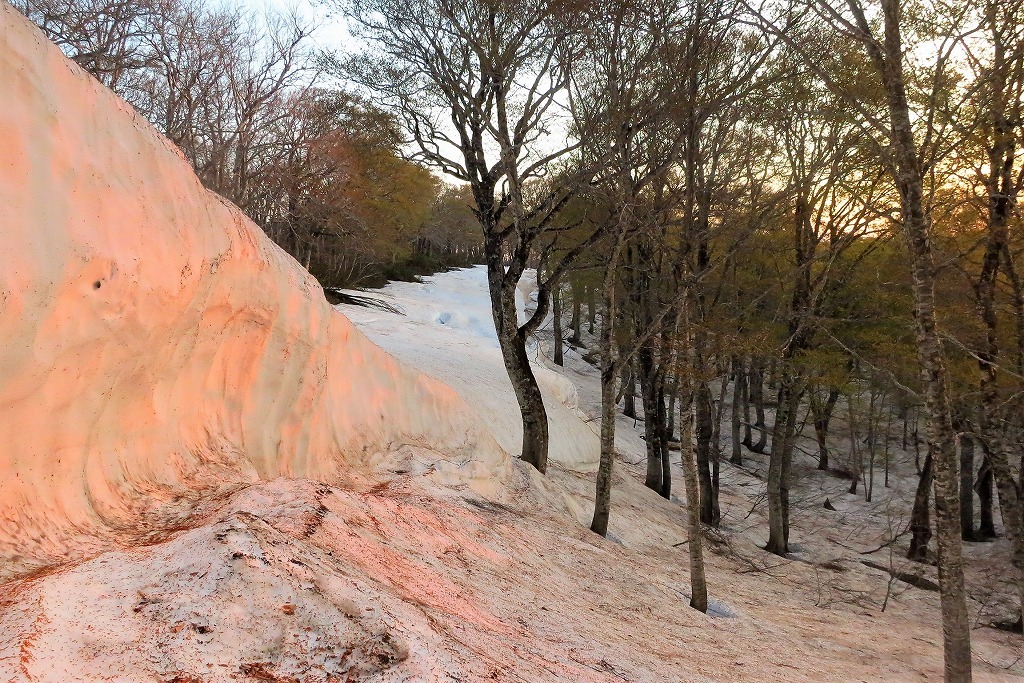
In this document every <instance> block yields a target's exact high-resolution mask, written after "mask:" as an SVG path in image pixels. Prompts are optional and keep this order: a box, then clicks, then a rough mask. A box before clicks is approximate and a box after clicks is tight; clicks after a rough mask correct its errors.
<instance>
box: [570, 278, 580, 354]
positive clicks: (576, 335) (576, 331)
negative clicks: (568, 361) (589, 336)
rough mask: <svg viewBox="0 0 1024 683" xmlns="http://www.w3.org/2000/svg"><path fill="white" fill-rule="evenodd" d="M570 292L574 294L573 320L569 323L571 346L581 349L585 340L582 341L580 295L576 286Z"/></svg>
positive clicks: (571, 287) (572, 286)
mask: <svg viewBox="0 0 1024 683" xmlns="http://www.w3.org/2000/svg"><path fill="white" fill-rule="evenodd" d="M569 291H570V292H571V294H572V319H571V320H570V321H569V327H570V328H571V329H572V336H570V337H569V344H570V345H571V346H574V347H576V348H579V347H580V346H582V345H583V340H582V339H580V303H581V302H580V293H579V288H578V287H577V286H576V285H571V286H570V290H569Z"/></svg>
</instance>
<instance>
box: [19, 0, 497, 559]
mask: <svg viewBox="0 0 1024 683" xmlns="http://www.w3.org/2000/svg"><path fill="white" fill-rule="evenodd" d="M0 74H2V77H0V102H2V103H3V104H2V106H0V143H2V144H0V226H2V229H3V245H4V256H3V259H2V262H0V298H2V301H3V307H4V314H3V316H0V342H2V343H0V577H2V576H5V575H6V576H10V575H14V574H18V573H20V572H23V571H25V570H28V569H31V568H32V567H37V566H42V565H46V564H49V563H52V562H55V561H60V560H64V559H68V558H75V557H80V556H81V555H82V554H84V553H86V552H91V551H94V550H98V549H102V548H106V547H109V546H110V544H111V542H118V543H124V542H132V541H134V540H139V539H143V538H148V537H149V536H148V534H149V533H150V532H151V531H153V530H154V529H163V528H167V527H170V526H173V525H176V524H180V523H182V522H183V520H184V519H185V518H186V517H187V516H188V515H189V514H191V513H192V512H193V510H194V509H195V506H196V505H197V504H198V503H199V502H200V501H201V500H202V499H204V498H208V497H209V496H210V495H211V494H214V493H225V492H227V491H230V490H233V489H235V488H237V487H239V486H240V485H243V484H245V483H248V482H252V481H255V480H259V479H270V478H274V477H278V476H290V477H309V478H314V479H318V480H324V481H335V480H339V479H341V478H343V477H345V476H347V475H346V473H347V472H350V471H351V469H350V468H351V467H354V466H364V470H363V471H365V467H370V466H382V465H383V463H384V458H382V457H379V456H381V454H388V453H394V452H396V451H397V450H398V449H400V448H401V447H402V446H405V445H409V446H412V447H416V448H420V449H424V448H434V449H438V450H444V451H445V452H446V454H447V455H446V458H447V460H445V461H442V462H438V463H436V464H435V465H433V466H432V467H431V469H432V470H434V471H438V470H445V469H447V470H453V469H454V470H458V472H457V476H458V477H464V478H468V479H470V480H476V481H477V482H478V483H480V482H483V481H484V479H485V478H493V477H494V476H495V475H500V474H501V473H502V472H503V471H504V469H503V468H505V467H506V466H507V462H508V459H507V456H506V455H505V454H504V453H503V452H502V451H501V450H500V449H499V448H498V447H497V445H496V444H495V443H494V442H493V440H492V439H491V438H490V437H489V436H488V435H486V433H484V432H482V431H481V430H480V429H479V428H478V427H477V426H476V425H477V424H478V423H479V420H478V419H477V418H476V417H474V416H473V413H472V411H471V410H470V409H469V407H468V406H467V405H466V404H465V402H464V401H463V400H461V399H460V398H459V396H458V395H457V394H456V393H455V392H454V391H452V390H451V389H449V388H448V387H446V386H444V385H443V384H441V383H440V382H438V381H436V380H434V379H431V378H428V377H425V376H423V375H421V374H420V373H418V372H417V371H415V370H413V369H411V368H409V367H407V366H405V365H403V364H402V363H400V362H398V361H396V360H394V359H393V358H391V357H390V356H388V355H387V354H386V353H384V352H383V351H381V350H380V349H379V348H378V347H377V346H375V345H374V344H372V343H371V342H370V341H368V340H367V339H366V338H365V337H364V336H363V335H362V334H360V333H359V332H358V331H357V330H356V329H354V328H353V326H352V325H351V324H350V323H349V321H348V320H347V319H346V318H345V317H344V316H343V315H341V314H339V313H337V312H336V311H333V310H332V309H331V307H330V306H329V305H328V304H327V302H326V300H325V299H324V296H323V293H322V291H321V290H320V288H319V286H318V285H317V284H316V282H315V281H314V280H313V279H312V278H311V277H310V276H309V275H308V274H307V273H306V272H305V271H303V269H302V268H301V267H300V266H299V265H298V264H297V263H295V262H294V261H293V260H292V259H291V258H290V257H288V256H287V255H286V254H285V253H284V252H282V251H281V250H280V249H278V248H277V247H276V246H275V245H274V244H272V243H271V241H270V240H268V239H267V238H266V236H265V235H264V234H263V233H262V231H261V230H260V229H259V228H258V227H257V226H255V225H254V224H252V223H251V222H250V221H249V220H248V219H246V218H245V217H244V216H243V214H242V213H241V212H240V211H239V210H238V209H237V208H235V207H234V206H232V205H231V204H229V203H228V202H226V201H224V200H222V199H221V198H219V197H218V196H216V195H214V194H212V193H209V192H207V191H206V190H204V189H203V187H202V186H201V185H200V183H199V181H198V179H197V178H196V177H195V175H194V174H193V173H192V171H191V169H190V167H189V165H188V164H187V163H186V161H185V160H184V159H183V158H182V156H181V155H180V153H179V152H178V151H177V150H176V149H175V148H174V147H173V146H172V145H171V144H170V143H168V142H167V141H166V140H165V139H164V138H162V137H161V136H160V135H159V134H158V133H157V132H156V131H154V130H153V129H152V128H151V127H150V126H149V125H148V124H147V123H146V122H145V121H143V120H142V119H141V118H139V117H138V116H137V115H136V114H135V113H134V111H133V110H132V109H131V108H130V107H129V106H128V105H127V104H125V103H124V102H123V101H121V100H120V99H118V98H117V97H116V96H114V95H113V94H112V93H110V92H109V91H108V90H106V89H105V88H103V87H102V86H101V85H100V84H99V83H98V82H96V81H95V80H94V79H92V78H91V77H90V76H88V75H87V74H85V73H84V72H82V71H81V70H80V69H79V68H77V67H76V66H75V65H74V64H72V63H71V62H70V61H69V60H67V59H66V58H65V57H64V56H63V55H62V54H61V52H60V51H59V50H58V49H57V48H56V47H54V46H53V45H52V44H50V43H49V42H48V41H47V40H46V39H45V38H44V37H43V35H42V34H41V33H40V32H39V31H38V30H36V29H35V27H33V26H32V25H30V24H29V22H28V21H27V20H25V19H24V18H23V17H22V16H21V15H20V14H18V13H17V12H16V11H15V10H14V9H13V8H12V7H11V6H10V5H8V4H7V3H0ZM406 452H408V449H406ZM393 459H394V458H392V460H393ZM453 463H458V464H453Z"/></svg>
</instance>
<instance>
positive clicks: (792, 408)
mask: <svg viewBox="0 0 1024 683" xmlns="http://www.w3.org/2000/svg"><path fill="white" fill-rule="evenodd" d="M797 382H798V380H797V377H796V376H795V375H794V374H793V373H792V372H790V371H789V370H788V369H786V370H785V371H784V372H783V374H782V376H781V378H780V379H779V394H778V396H779V405H778V407H777V408H776V412H775V425H774V427H773V429H772V450H771V453H770V455H769V458H768V485H767V494H768V545H767V546H765V550H767V551H768V552H770V553H774V554H776V555H779V556H780V557H785V556H786V554H787V553H789V470H790V460H791V457H792V453H793V441H794V438H793V437H794V434H795V432H796V415H797V409H798V407H799V405H800V393H801V392H800V391H799V388H798V387H797V386H796V385H797Z"/></svg>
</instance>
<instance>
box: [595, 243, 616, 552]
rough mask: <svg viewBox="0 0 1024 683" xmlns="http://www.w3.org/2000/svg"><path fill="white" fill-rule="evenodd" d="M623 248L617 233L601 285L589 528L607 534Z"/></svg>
mask: <svg viewBox="0 0 1024 683" xmlns="http://www.w3.org/2000/svg"><path fill="white" fill-rule="evenodd" d="M621 250H622V237H621V235H619V236H618V239H616V242H615V248H614V249H613V250H612V254H611V258H610V259H609V264H608V268H607V270H606V271H605V276H604V282H603V286H602V287H601V303H602V305H603V307H604V311H603V315H602V316H601V337H600V340H599V342H598V343H599V347H600V352H601V455H600V460H599V462H598V466H597V484H596V494H595V496H594V518H593V520H592V521H591V523H590V530H591V531H593V532H594V533H596V534H600V535H601V536H607V535H608V518H609V517H610V515H611V493H612V468H613V465H614V463H615V376H616V372H617V370H618V368H617V367H616V363H617V358H616V356H617V355H618V349H617V346H616V344H615V316H616V303H615V270H616V267H617V266H618V259H619V254H620V252H621Z"/></svg>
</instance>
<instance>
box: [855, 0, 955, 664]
mask: <svg viewBox="0 0 1024 683" xmlns="http://www.w3.org/2000/svg"><path fill="white" fill-rule="evenodd" d="M881 4H882V17H883V27H884V43H883V46H881V47H882V49H883V50H884V53H883V54H882V55H881V59H877V58H876V63H877V64H878V65H879V66H880V71H881V75H882V85H883V86H884V88H885V94H886V100H887V104H888V109H889V122H890V125H891V138H890V141H891V149H892V151H891V154H892V158H893V162H894V171H895V173H894V177H895V180H896V185H897V189H898V190H899V193H900V200H901V201H900V204H901V206H900V214H901V215H900V218H901V222H902V224H903V232H904V234H905V236H906V241H907V246H908V248H909V251H910V256H911V259H910V260H911V271H912V276H913V292H914V313H915V315H914V319H915V322H916V323H917V348H918V355H919V358H920V364H921V371H922V379H923V384H924V398H925V406H926V407H927V410H928V454H929V456H931V458H932V469H933V470H934V472H933V476H932V478H933V480H934V481H933V487H934V489H935V524H936V536H937V539H938V549H939V586H940V588H941V595H940V598H941V600H940V602H941V606H942V634H943V654H944V671H945V680H946V682H947V683H954V682H955V683H967V682H969V681H970V680H971V627H970V617H969V615H968V613H967V592H966V588H965V586H964V566H963V564H964V560H963V548H962V541H961V539H960V491H959V488H960V481H959V479H960V477H959V472H958V470H959V466H960V462H959V460H958V458H957V452H956V443H955V440H956V435H955V434H954V433H953V425H952V421H951V417H950V408H949V396H948V386H947V385H948V379H947V370H946V360H945V356H944V352H943V348H942V341H941V337H940V334H939V330H938V327H937V324H936V319H935V265H934V262H933V255H932V246H931V243H930V242H929V232H930V230H929V228H930V223H931V220H930V218H931V217H930V216H929V215H928V214H927V213H926V209H925V206H926V201H925V192H924V172H923V170H922V168H921V166H920V155H919V154H918V148H917V144H916V142H915V140H914V129H913V126H912V124H911V116H910V106H909V104H908V99H907V93H906V81H905V80H904V76H903V53H904V48H903V41H902V36H901V25H900V1H899V0H882V3H881ZM874 49H875V50H878V49H879V46H877V44H876V46H875V48H874Z"/></svg>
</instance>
